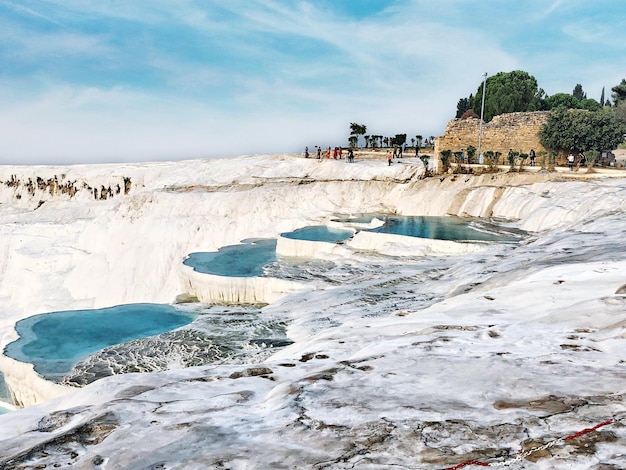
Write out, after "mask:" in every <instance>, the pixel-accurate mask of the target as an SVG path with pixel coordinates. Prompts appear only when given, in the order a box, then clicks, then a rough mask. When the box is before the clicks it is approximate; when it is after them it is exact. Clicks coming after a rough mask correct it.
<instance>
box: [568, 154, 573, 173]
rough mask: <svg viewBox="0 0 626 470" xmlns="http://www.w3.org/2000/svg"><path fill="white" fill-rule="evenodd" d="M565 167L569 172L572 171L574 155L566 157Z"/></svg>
mask: <svg viewBox="0 0 626 470" xmlns="http://www.w3.org/2000/svg"><path fill="white" fill-rule="evenodd" d="M567 166H569V171H574V154H573V153H570V154H569V155H568V156H567Z"/></svg>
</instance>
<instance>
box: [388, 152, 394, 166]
mask: <svg viewBox="0 0 626 470" xmlns="http://www.w3.org/2000/svg"><path fill="white" fill-rule="evenodd" d="M392 159H393V155H392V154H391V150H387V166H391V160H392Z"/></svg>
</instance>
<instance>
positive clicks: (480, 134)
mask: <svg viewBox="0 0 626 470" xmlns="http://www.w3.org/2000/svg"><path fill="white" fill-rule="evenodd" d="M486 92H487V72H485V74H484V75H483V100H482V101H483V102H482V104H481V106H480V130H479V131H478V162H479V163H481V164H482V163H483V158H482V153H481V151H480V147H481V144H482V141H483V113H484V112H485V94H486Z"/></svg>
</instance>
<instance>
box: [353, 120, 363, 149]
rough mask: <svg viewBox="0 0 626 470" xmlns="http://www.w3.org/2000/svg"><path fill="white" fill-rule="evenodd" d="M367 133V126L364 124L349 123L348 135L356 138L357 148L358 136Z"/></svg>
mask: <svg viewBox="0 0 626 470" xmlns="http://www.w3.org/2000/svg"><path fill="white" fill-rule="evenodd" d="M366 132H367V126H366V125H364V124H357V123H356V122H351V123H350V135H355V136H357V141H356V142H357V146H358V145H359V136H360V135H364V134H365V133H366Z"/></svg>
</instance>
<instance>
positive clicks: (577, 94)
mask: <svg viewBox="0 0 626 470" xmlns="http://www.w3.org/2000/svg"><path fill="white" fill-rule="evenodd" d="M572 96H573V97H574V98H576V99H577V100H578V101H582V100H584V99H585V98H587V95H586V94H585V92H584V91H583V86H582V85H581V84H580V83H577V84H576V86H575V87H574V91H572Z"/></svg>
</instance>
